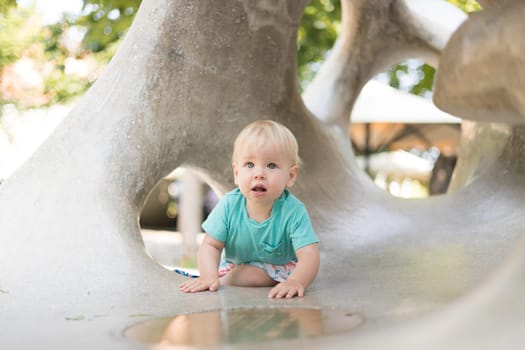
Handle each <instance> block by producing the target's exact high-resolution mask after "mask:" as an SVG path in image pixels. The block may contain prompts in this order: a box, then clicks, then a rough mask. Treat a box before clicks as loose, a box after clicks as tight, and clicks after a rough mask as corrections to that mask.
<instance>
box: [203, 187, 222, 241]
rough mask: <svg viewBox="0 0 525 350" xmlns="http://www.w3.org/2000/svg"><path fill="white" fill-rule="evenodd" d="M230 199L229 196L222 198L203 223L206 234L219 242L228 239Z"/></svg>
mask: <svg viewBox="0 0 525 350" xmlns="http://www.w3.org/2000/svg"><path fill="white" fill-rule="evenodd" d="M227 213H228V199H227V196H224V197H222V198H221V200H220V201H219V202H218V203H217V205H216V206H215V208H213V210H212V211H211V213H210V214H209V215H208V217H207V218H206V220H205V221H204V222H203V223H202V229H203V230H204V232H206V233H207V234H209V235H210V236H212V237H213V238H215V239H216V240H219V241H221V242H225V241H226V238H227V237H228V217H227Z"/></svg>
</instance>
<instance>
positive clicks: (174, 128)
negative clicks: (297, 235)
mask: <svg viewBox="0 0 525 350" xmlns="http://www.w3.org/2000/svg"><path fill="white" fill-rule="evenodd" d="M306 3H307V0H298V1H284V0H278V1H274V0H261V1H257V2H255V1H191V0H188V1H182V0H181V1H168V0H144V1H143V3H142V5H141V8H140V10H139V12H138V14H137V17H136V20H135V22H134V23H133V25H132V27H131V29H130V31H129V33H128V34H127V37H126V40H125V41H124V43H123V44H122V46H121V48H120V49H119V51H118V53H117V55H116V56H115V57H114V59H113V60H112V62H111V63H110V65H109V67H108V69H107V72H106V73H105V74H104V75H103V76H102V77H101V78H100V79H99V80H98V81H97V82H96V83H95V84H94V85H93V87H92V88H91V89H90V90H89V91H88V93H87V94H86V95H85V96H84V98H83V99H82V100H81V101H80V103H79V104H78V105H77V106H76V107H75V108H74V110H72V112H71V113H70V115H69V116H68V117H67V118H66V119H65V121H64V122H63V123H62V124H61V125H60V126H59V127H58V128H57V129H56V131H55V132H54V133H53V134H52V135H51V136H50V137H49V138H48V139H47V141H46V142H45V143H44V144H43V145H42V146H41V147H40V148H39V149H38V150H37V152H36V153H35V154H34V156H33V157H32V158H31V159H30V160H29V161H28V162H27V163H26V164H25V165H24V166H22V168H20V169H19V170H18V171H17V172H16V173H15V174H14V175H13V176H12V177H10V178H9V179H8V180H7V181H6V182H5V183H3V184H2V185H1V186H0V266H1V268H0V307H1V312H0V326H1V329H2V337H1V339H0V344H1V346H2V348H6V349H17V348H18V349H28V348H40V349H63V348H64V349H66V348H67V349H69V348H75V349H84V348H85V349H92V348H102V349H106V348H108V349H109V348H111V349H135V348H136V349H143V348H148V347H149V345H146V344H141V343H138V342H134V341H132V340H129V339H126V338H124V337H123V336H122V332H123V330H124V328H126V327H127V326H130V325H132V324H134V323H137V322H139V321H142V320H148V319H154V318H160V317H166V316H170V315H176V314H181V313H190V312H198V311H207V310H220V309H235V308H241V307H278V306H282V307H287V306H294V307H297V306H301V307H311V308H323V309H327V308H328V309H330V308H337V309H339V310H341V309H342V310H349V312H350V311H351V312H355V313H358V314H360V315H362V317H363V318H364V319H365V322H364V324H363V325H361V326H360V327H359V328H357V329H355V330H353V331H351V332H348V333H341V334H338V335H331V336H325V337H317V338H311V339H309V340H308V342H304V341H302V340H300V339H299V340H287V344H295V345H297V344H300V345H301V346H302V347H303V348H305V349H313V348H334V349H347V348H349V347H352V346H353V347H355V348H359V349H379V348H386V347H388V348H389V349H404V350H406V349H421V348H425V349H443V348H448V349H494V348H505V349H512V348H519V347H520V346H521V344H523V342H524V341H525V339H524V338H525V335H523V332H522V331H521V330H520V325H521V324H522V323H523V312H521V311H522V310H523V309H524V307H525V305H523V303H524V301H523V298H522V297H521V296H522V295H523V293H524V292H525V284H524V280H523V273H524V269H525V244H524V242H523V236H524V233H525V229H524V227H525V219H524V218H525V206H524V204H523V198H525V177H524V176H523V175H524V172H525V159H524V156H523V151H522V150H523V147H524V130H525V129H523V127H522V126H520V125H518V124H519V123H522V121H523V120H524V119H523V108H522V107H523V103H522V102H523V98H524V97H523V89H522V87H523V84H524V81H525V79H524V78H522V77H523V72H524V71H525V67H524V65H523V60H520V58H519V57H520V56H523V46H522V45H521V41H519V40H516V39H514V40H513V39H512V38H521V37H522V36H523V34H524V33H523V28H524V27H523V24H522V20H521V18H523V14H524V13H525V6H524V5H523V3H522V2H520V1H517V0H514V1H511V0H509V1H505V2H501V3H500V2H498V1H490V2H486V3H483V2H481V3H482V5H486V9H484V10H483V11H482V13H480V14H479V15H476V16H472V18H469V19H467V20H466V21H465V23H464V24H463V25H461V26H460V27H459V29H457V30H455V33H454V35H453V39H452V40H451V41H450V42H448V43H447V44H446V45H445V43H446V41H442V40H441V41H440V40H437V39H436V38H439V36H436V35H434V34H433V32H432V31H431V30H429V29H428V28H425V27H422V23H423V22H422V21H418V18H419V17H418V16H419V15H418V13H421V12H419V11H417V9H418V8H419V7H418V6H420V5H421V4H423V3H424V4H426V5H428V6H432V5H433V4H437V3H441V2H440V1H437V0H436V1H420V0H419V1H417V0H414V1H409V0H404V1H403V0H388V1H385V0H381V1H379V0H374V1H370V0H347V1H344V2H343V12H344V18H343V20H344V34H343V35H342V38H341V39H340V44H338V45H341V47H343V48H344V50H343V51H345V50H346V54H347V56H346V57H342V58H340V59H339V60H342V61H343V62H345V64H344V66H343V67H342V68H343V69H341V70H339V71H337V74H338V75H339V76H338V77H337V78H336V79H334V78H333V77H329V78H326V79H331V81H334V82H344V84H343V85H335V87H334V89H335V92H336V93H338V94H339V95H335V94H329V95H328V97H326V98H329V97H330V96H335V97H336V98H335V99H334V100H333V101H334V103H335V102H338V101H339V102H340V101H344V103H343V104H342V105H340V106H339V107H341V109H337V108H333V107H334V106H333V105H332V104H330V105H329V106H328V107H326V108H332V109H330V111H331V112H330V113H331V114H330V115H329V116H328V117H327V118H324V116H321V115H320V116H316V114H317V113H319V111H315V110H313V108H312V111H313V113H312V112H310V111H309V110H308V109H307V108H306V107H305V104H304V103H303V100H302V98H301V96H300V94H299V89H298V87H297V81H296V76H295V54H296V47H295V39H296V30H297V27H298V25H299V22H300V19H301V15H302V11H303V9H304V7H305V5H306ZM417 3H419V4H420V5H417ZM426 5H425V6H426ZM437 6H441V5H437ZM429 8H430V7H429ZM428 16H430V17H431V14H430V15H428ZM436 20H437V19H436ZM488 23H490V25H491V27H490V29H489V30H485V29H487V27H486V26H488ZM458 24H459V23H458ZM514 31H516V32H514ZM511 32H512V33H514V36H513V37H511V36H510V33H511ZM500 34H501V35H500ZM480 35H482V36H483V38H486V39H487V40H479V36H480ZM496 38H497V39H496ZM489 39H490V40H489ZM511 47H512V50H511V49H509V50H503V48H511ZM441 50H442V56H441V57H443V60H444V62H446V63H443V64H442V65H440V66H439V71H438V75H439V78H438V80H437V83H436V102H437V104H438V106H439V107H441V108H442V109H443V110H445V111H447V112H449V113H452V114H455V115H457V116H458V117H464V118H469V119H472V120H475V121H476V120H477V121H482V122H484V123H482V124H476V123H471V124H469V127H468V128H465V130H464V132H465V135H464V138H463V139H464V143H465V147H464V149H463V153H462V156H461V158H460V165H459V168H458V171H457V174H456V179H455V187H454V188H455V190H454V191H453V192H451V193H450V194H447V195H443V196H438V197H435V198H431V199H428V200H415V201H406V200H401V199H396V198H392V197H390V196H389V195H387V194H386V193H383V192H382V191H381V190H379V189H377V188H375V187H374V185H373V184H372V183H371V181H370V180H368V179H367V178H366V176H365V175H364V174H363V173H361V171H360V170H359V169H358V168H357V166H356V165H355V163H354V161H353V156H352V154H351V151H350V148H349V146H348V142H346V141H345V139H344V138H343V137H341V135H342V133H340V132H338V131H337V130H340V129H339V128H340V127H345V125H347V124H348V122H349V120H347V119H345V116H348V115H350V114H349V112H350V111H351V108H352V104H353V102H354V101H355V98H356V97H357V95H358V93H359V90H360V88H361V87H362V86H363V85H364V84H365V83H366V81H368V80H369V79H370V78H371V77H372V75H373V74H374V73H375V72H377V71H378V70H380V69H381V68H385V67H386V66H387V65H389V64H393V63H396V62H397V61H399V60H401V59H403V58H407V57H413V56H414V55H423V56H426V57H429V59H431V58H433V59H434V60H436V62H437V60H438V59H439V51H441ZM514 50H518V51H517V52H519V55H517V54H515V53H516V51H514ZM509 52H510V53H512V55H511V57H509ZM481 53H487V55H486V56H484V55H481ZM456 57H461V58H462V59H461V60H457V59H451V58H456ZM463 62H473V63H472V64H473V65H474V67H472V68H470V67H468V68H469V69H462V64H463ZM495 62H502V63H501V65H500V66H498V70H493V68H494V66H493V64H494V63H495ZM480 72H483V74H482V75H480V74H479V73H480ZM499 72H504V73H505V75H504V77H507V78H508V79H509V80H511V81H512V84H510V83H509V84H508V85H507V84H502V82H501V81H500V80H499V79H501V77H500V75H499ZM494 74H498V76H497V77H496V76H494ZM480 77H483V78H484V79H483V81H482V82H481V81H479V79H480ZM491 83H494V84H495V85H494V89H491V86H492V85H491ZM314 87H315V86H314ZM478 87H479V89H478ZM481 87H483V88H481ZM312 89H313V87H312ZM496 97H498V98H497V99H496ZM306 99H307V97H305V100H306ZM449 99H451V100H452V101H453V102H451V103H450V104H449V103H448V101H449ZM492 101H499V102H501V103H493V102H492ZM306 104H307V105H314V103H313V102H312V101H310V102H308V101H307V102H306ZM326 108H324V109H322V110H321V111H323V110H326ZM489 110H490V113H489V112H488V111H489ZM261 117H270V118H272V119H276V120H278V121H280V122H282V123H284V124H286V125H287V126H289V127H290V129H291V130H292V131H293V132H294V133H295V134H296V135H297V138H298V141H299V143H300V148H301V156H302V157H303V159H304V163H305V165H304V168H303V170H302V174H301V176H300V181H299V182H298V183H297V185H296V187H295V193H296V194H297V195H298V196H299V197H300V198H301V199H302V200H303V201H304V202H305V203H306V204H307V206H308V208H309V210H310V212H311V214H312V219H313V222H314V226H315V227H316V230H317V231H318V232H319V235H320V237H321V239H322V270H321V272H320V275H319V277H318V278H317V281H316V282H315V284H314V285H313V286H312V288H311V289H309V291H308V294H307V296H306V297H305V298H303V299H294V300H291V301H275V300H268V299H267V298H266V297H265V295H266V290H264V289H253V288H251V289H245V288H233V287H232V288H222V289H221V290H220V291H219V292H217V293H201V294H197V295H184V294H181V293H180V292H179V291H178V284H179V283H180V281H181V279H182V277H181V276H178V275H176V274H174V273H172V272H170V271H167V270H166V269H164V268H162V267H161V266H159V265H158V264H156V263H155V262H153V261H152V260H151V259H150V258H149V257H148V256H147V254H146V253H145V250H144V245H143V243H142V241H141V239H140V234H139V227H138V223H137V218H138V215H139V212H140V210H141V207H142V205H143V203H144V202H145V200H146V197H147V195H148V193H149V192H150V191H151V190H152V188H153V187H154V186H155V184H156V183H157V182H158V181H160V180H161V179H162V178H163V176H165V175H167V174H168V173H169V172H170V171H172V170H173V169H175V168H176V167H178V166H180V165H187V166H191V167H193V168H196V169H199V171H200V172H202V174H203V175H205V176H207V177H208V178H209V179H210V181H211V182H212V183H213V184H214V185H215V186H216V187H217V188H219V189H222V190H224V189H226V188H228V187H229V186H231V185H232V184H231V178H230V164H229V157H230V152H231V142H232V140H233V137H234V136H235V135H236V133H237V132H238V131H239V130H240V129H241V128H242V127H243V126H244V125H245V124H246V123H248V122H249V121H251V120H254V119H258V118H261ZM318 117H319V118H321V119H318ZM325 120H335V121H336V122H335V123H332V124H331V123H329V122H325ZM334 125H335V127H334ZM267 346H268V344H259V345H257V344H256V345H253V346H252V348H261V349H262V348H267Z"/></svg>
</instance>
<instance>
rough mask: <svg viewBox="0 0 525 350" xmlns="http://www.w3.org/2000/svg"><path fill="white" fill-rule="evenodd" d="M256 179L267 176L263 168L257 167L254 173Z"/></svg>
mask: <svg viewBox="0 0 525 350" xmlns="http://www.w3.org/2000/svg"><path fill="white" fill-rule="evenodd" d="M253 176H254V177H255V178H256V179H264V178H265V174H264V169H262V168H257V169H256V170H255V173H254V175H253Z"/></svg>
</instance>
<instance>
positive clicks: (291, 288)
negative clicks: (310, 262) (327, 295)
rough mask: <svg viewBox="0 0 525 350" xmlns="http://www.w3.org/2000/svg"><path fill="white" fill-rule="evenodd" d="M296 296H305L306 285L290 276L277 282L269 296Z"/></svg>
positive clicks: (277, 297) (279, 297)
mask: <svg viewBox="0 0 525 350" xmlns="http://www.w3.org/2000/svg"><path fill="white" fill-rule="evenodd" d="M294 296H299V297H302V296H304V286H303V285H302V284H301V283H299V282H297V281H296V280H294V279H291V278H288V280H286V281H284V282H281V283H279V284H277V285H276V286H275V287H273V288H272V290H271V291H270V293H268V298H276V299H281V298H293V297H294Z"/></svg>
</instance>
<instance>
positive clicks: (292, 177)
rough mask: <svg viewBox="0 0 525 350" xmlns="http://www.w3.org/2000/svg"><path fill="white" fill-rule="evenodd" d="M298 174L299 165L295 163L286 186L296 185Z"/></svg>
mask: <svg viewBox="0 0 525 350" xmlns="http://www.w3.org/2000/svg"><path fill="white" fill-rule="evenodd" d="M298 174H299V167H298V166H297V165H294V166H293V167H291V168H290V173H289V174H288V182H287V183H286V187H292V186H293V185H294V183H295V180H296V179H297V175H298Z"/></svg>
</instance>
